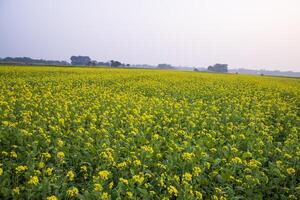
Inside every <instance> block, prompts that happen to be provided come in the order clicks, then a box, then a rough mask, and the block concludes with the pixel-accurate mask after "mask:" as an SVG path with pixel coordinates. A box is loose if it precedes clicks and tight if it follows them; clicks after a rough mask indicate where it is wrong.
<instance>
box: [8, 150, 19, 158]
mask: <svg viewBox="0 0 300 200" xmlns="http://www.w3.org/2000/svg"><path fill="white" fill-rule="evenodd" d="M10 157H12V158H18V154H17V153H16V152H15V151H12V152H10Z"/></svg>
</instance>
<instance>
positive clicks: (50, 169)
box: [46, 167, 53, 176]
mask: <svg viewBox="0 0 300 200" xmlns="http://www.w3.org/2000/svg"><path fill="white" fill-rule="evenodd" d="M52 172H53V168H52V167H48V168H47V169H46V174H47V176H51V175H52Z"/></svg>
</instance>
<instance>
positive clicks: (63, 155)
mask: <svg viewBox="0 0 300 200" xmlns="http://www.w3.org/2000/svg"><path fill="white" fill-rule="evenodd" d="M56 156H57V157H58V158H59V159H64V158H65V153H64V152H62V151H60V152H58V153H57V154H56Z"/></svg>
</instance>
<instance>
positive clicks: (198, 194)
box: [195, 191, 203, 199]
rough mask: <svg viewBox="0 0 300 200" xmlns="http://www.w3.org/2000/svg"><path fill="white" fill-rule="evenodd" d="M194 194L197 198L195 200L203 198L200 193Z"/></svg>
mask: <svg viewBox="0 0 300 200" xmlns="http://www.w3.org/2000/svg"><path fill="white" fill-rule="evenodd" d="M195 194H196V198H197V199H202V198H203V197H202V193H201V192H199V191H196V192H195Z"/></svg>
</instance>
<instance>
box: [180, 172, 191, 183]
mask: <svg viewBox="0 0 300 200" xmlns="http://www.w3.org/2000/svg"><path fill="white" fill-rule="evenodd" d="M192 178H193V176H192V174H190V173H184V174H183V175H182V180H183V181H187V182H190V181H192Z"/></svg>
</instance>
